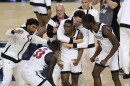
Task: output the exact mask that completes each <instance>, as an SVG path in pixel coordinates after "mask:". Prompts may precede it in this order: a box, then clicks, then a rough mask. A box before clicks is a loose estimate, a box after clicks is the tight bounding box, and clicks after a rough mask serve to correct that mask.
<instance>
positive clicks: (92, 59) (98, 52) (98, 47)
mask: <svg viewBox="0 0 130 86" xmlns="http://www.w3.org/2000/svg"><path fill="white" fill-rule="evenodd" d="M97 42H98V46H97V49H96V51H95V53H94V55H93V56H92V57H91V58H90V61H91V62H94V61H95V59H96V57H97V56H98V55H99V54H100V52H101V51H102V48H101V46H100V44H99V41H98V40H97Z"/></svg>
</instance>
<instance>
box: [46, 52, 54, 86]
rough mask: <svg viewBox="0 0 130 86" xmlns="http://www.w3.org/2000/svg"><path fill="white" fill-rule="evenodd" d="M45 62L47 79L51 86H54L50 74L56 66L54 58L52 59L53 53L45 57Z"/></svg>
mask: <svg viewBox="0 0 130 86" xmlns="http://www.w3.org/2000/svg"><path fill="white" fill-rule="evenodd" d="M45 62H46V64H47V65H48V75H47V79H48V81H49V82H50V83H51V84H52V86H55V84H54V81H53V78H52V73H53V70H54V67H55V65H56V58H55V57H54V55H53V53H49V54H47V55H46V57H45Z"/></svg>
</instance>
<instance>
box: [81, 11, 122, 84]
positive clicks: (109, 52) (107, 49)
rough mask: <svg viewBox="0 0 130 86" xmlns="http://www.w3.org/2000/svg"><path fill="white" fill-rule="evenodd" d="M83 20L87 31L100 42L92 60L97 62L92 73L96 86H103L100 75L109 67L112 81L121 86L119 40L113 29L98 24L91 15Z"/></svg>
mask: <svg viewBox="0 0 130 86" xmlns="http://www.w3.org/2000/svg"><path fill="white" fill-rule="evenodd" d="M82 20H83V21H82V23H83V26H84V27H85V28H86V29H90V30H91V31H92V32H93V34H94V36H95V37H96V39H97V41H98V47H97V50H96V52H95V54H94V55H93V56H92V57H91V58H90V60H91V61H92V62H94V61H95V65H94V69H93V72H92V76H93V79H94V86H102V83H101V78H100V73H101V72H102V71H103V70H104V69H105V68H106V67H107V66H109V67H110V69H111V74H112V80H113V81H114V84H115V86H121V82H120V80H119V69H120V67H119V58H118V48H119V41H118V39H117V38H116V37H115V35H114V34H113V33H112V29H111V28H110V27H109V26H107V25H105V24H104V23H98V22H96V21H95V19H94V17H93V16H92V15H91V14H86V15H85V16H84V17H83V18H82Z"/></svg>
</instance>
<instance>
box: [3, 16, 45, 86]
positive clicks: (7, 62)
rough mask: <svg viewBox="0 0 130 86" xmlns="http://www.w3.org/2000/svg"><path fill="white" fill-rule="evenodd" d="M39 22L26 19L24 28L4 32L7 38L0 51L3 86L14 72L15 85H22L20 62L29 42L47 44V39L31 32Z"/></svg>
mask: <svg viewBox="0 0 130 86" xmlns="http://www.w3.org/2000/svg"><path fill="white" fill-rule="evenodd" d="M38 25H39V22H38V21H37V20H36V19H34V18H30V19H27V22H26V28H25V29H24V28H16V29H11V30H8V31H7V32H6V35H7V36H8V37H9V40H8V42H7V44H6V46H5V48H4V49H3V52H2V53H1V57H2V61H3V81H2V85H3V86H9V84H10V82H11V80H12V74H13V73H14V72H15V73H14V76H15V79H16V81H18V85H17V86H23V84H21V83H22V80H20V79H21V78H19V76H20V72H21V71H20V69H19V68H20V62H21V59H22V55H23V53H24V52H25V51H26V49H27V47H28V46H29V44H30V43H37V44H47V40H45V39H42V38H40V37H38V36H36V35H34V34H33V33H34V32H35V31H36V30H37V27H38Z"/></svg>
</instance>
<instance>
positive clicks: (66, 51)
mask: <svg viewBox="0 0 130 86" xmlns="http://www.w3.org/2000/svg"><path fill="white" fill-rule="evenodd" d="M78 34H79V30H77V29H76V30H75V32H74V35H73V38H74V39H77V36H78ZM77 56H78V50H77V49H74V48H66V47H64V46H62V48H61V59H62V58H63V59H66V57H67V58H69V59H76V58H77ZM63 59H62V60H63Z"/></svg>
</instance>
